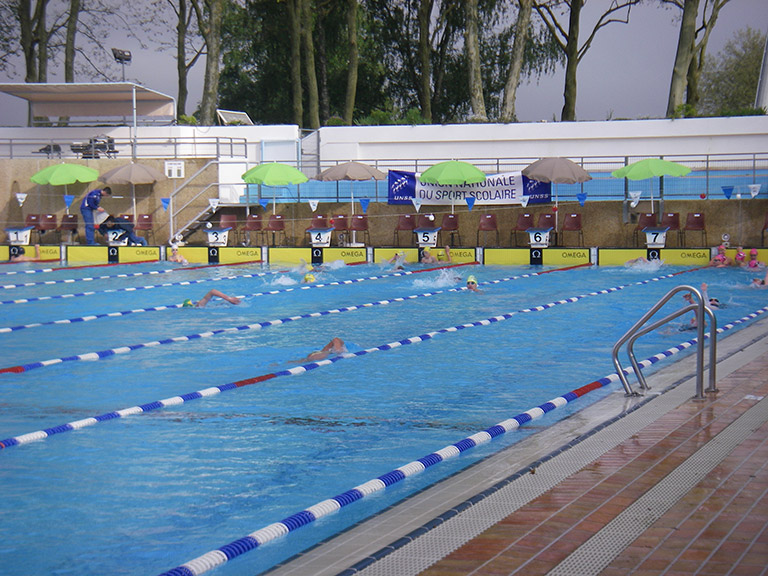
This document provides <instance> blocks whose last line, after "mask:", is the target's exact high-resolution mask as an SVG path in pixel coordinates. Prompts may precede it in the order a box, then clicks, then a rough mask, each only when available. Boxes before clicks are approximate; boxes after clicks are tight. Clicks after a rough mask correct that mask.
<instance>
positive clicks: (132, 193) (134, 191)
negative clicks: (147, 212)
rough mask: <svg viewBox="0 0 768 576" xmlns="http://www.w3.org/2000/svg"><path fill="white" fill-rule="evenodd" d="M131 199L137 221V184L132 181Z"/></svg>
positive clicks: (134, 218) (134, 219)
mask: <svg viewBox="0 0 768 576" xmlns="http://www.w3.org/2000/svg"><path fill="white" fill-rule="evenodd" d="M131 200H132V201H133V221H134V222H137V221H138V220H137V219H136V185H135V184H134V183H133V182H131Z"/></svg>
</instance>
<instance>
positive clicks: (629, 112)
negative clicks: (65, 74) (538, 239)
mask: <svg viewBox="0 0 768 576" xmlns="http://www.w3.org/2000/svg"><path fill="white" fill-rule="evenodd" d="M702 4H703V2H702ZM608 5H610V0H588V1H587V3H586V7H585V9H584V12H583V15H582V21H581V22H582V23H581V30H582V38H585V37H587V35H588V34H589V32H590V31H591V29H592V27H593V25H594V23H595V22H596V20H597V17H598V15H599V13H600V12H601V11H602V10H603V9H604V8H605V7H606V6H608ZM679 14H680V11H679V10H676V9H675V10H671V9H664V8H660V7H657V6H655V5H653V3H652V2H648V5H641V6H636V7H635V8H634V9H633V10H632V13H631V19H630V24H629V25H625V24H611V25H609V26H607V27H604V28H603V29H602V30H600V32H598V34H597V36H596V38H595V41H594V42H593V44H592V47H591V48H590V49H589V51H588V52H587V54H586V56H585V57H584V58H583V60H582V62H581V64H580V65H579V71H578V97H577V101H576V117H577V119H578V120H607V119H609V118H613V119H619V118H662V117H664V113H665V111H666V106H667V96H668V94H669V82H670V79H671V76H672V65H673V63H674V57H675V50H676V48H677V38H678V34H679V25H680V21H679ZM747 26H749V27H751V28H753V29H755V30H758V31H759V32H761V33H766V32H768V0H731V2H730V3H729V4H728V5H726V6H725V8H723V10H722V11H721V13H720V17H719V19H718V21H717V24H716V26H715V28H714V30H713V32H712V35H711V37H710V41H709V46H708V53H709V54H710V55H715V54H716V53H717V52H719V51H720V50H722V48H723V46H724V45H725V44H726V42H728V41H729V40H730V39H731V38H733V37H734V35H735V33H736V32H737V31H739V30H743V29H745V28H746V27H747ZM115 33H116V35H119V34H120V33H119V31H116V32H115ZM120 36H122V35H120ZM582 41H583V40H582ZM115 47H117V48H123V49H128V50H131V52H132V53H133V62H132V63H131V64H130V65H129V66H128V67H126V80H129V81H135V82H138V83H140V84H143V85H144V86H146V87H148V88H151V89H153V90H156V91H159V92H163V93H165V94H169V95H171V96H174V97H175V96H176V67H175V62H174V59H173V52H172V51H170V50H169V51H167V52H165V53H156V52H153V51H149V50H142V49H141V48H140V47H139V46H138V45H134V44H133V43H132V42H131V41H124V40H123V41H116V42H115ZM203 67H204V65H203V63H202V62H199V63H198V64H197V65H196V67H195V69H193V72H192V75H191V76H190V84H189V88H190V95H189V100H188V110H187V113H188V114H189V113H191V112H192V111H193V110H194V108H195V107H196V105H197V104H198V103H199V100H200V95H201V93H202V76H203ZM116 70H117V72H116V73H115V77H114V80H120V79H121V75H120V72H119V68H117V69H116ZM18 73H19V74H22V73H23V72H22V70H18ZM563 77H564V72H563V70H562V69H559V70H558V71H557V72H556V73H555V74H554V75H552V76H547V77H543V78H542V79H541V80H540V81H539V82H538V83H537V82H535V81H533V82H532V83H525V82H524V83H523V84H522V85H521V86H520V88H519V90H518V98H517V115H518V118H519V119H520V120H521V121H523V122H531V121H540V120H547V121H553V120H557V119H559V118H560V112H561V110H562V106H563ZM22 80H23V78H22V77H8V76H4V75H3V74H0V81H2V82H21V81H22ZM50 80H51V81H52V82H56V81H61V79H59V78H55V77H54V78H51V79H50ZM25 124H26V103H25V101H23V100H20V99H18V98H14V97H10V96H6V95H2V94H0V125H2V126H23V125H25Z"/></svg>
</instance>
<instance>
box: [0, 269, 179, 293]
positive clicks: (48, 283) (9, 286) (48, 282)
mask: <svg viewBox="0 0 768 576" xmlns="http://www.w3.org/2000/svg"><path fill="white" fill-rule="evenodd" d="M175 270H176V269H175V268H169V269H166V270H149V271H146V272H131V273H130V274H129V273H123V274H106V275H104V276H86V277H84V278H60V279H58V280H40V281H39V282H23V283H21V284H0V290H10V289H12V288H29V287H30V286H52V285H53V284H74V283H75V282H93V281H95V280H109V279H111V278H136V277H137V276H159V275H161V274H170V273H171V272H174V271H175Z"/></svg>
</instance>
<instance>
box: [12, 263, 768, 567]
mask: <svg viewBox="0 0 768 576" xmlns="http://www.w3.org/2000/svg"><path fill="white" fill-rule="evenodd" d="M26 266H27V267H31V265H26ZM161 269H164V266H163V265H161V264H155V265H137V266H126V267H120V268H116V269H109V268H108V269H101V270H99V271H98V274H99V275H102V274H104V275H109V274H116V273H118V272H120V271H130V272H138V271H147V272H148V271H151V270H161ZM3 271H7V269H4V270H3ZM262 271H264V272H269V274H267V275H265V276H262V277H254V274H256V273H258V272H262ZM542 271H544V270H543V269H541V268H535V267H533V268H529V267H520V268H502V267H485V268H481V267H460V268H455V269H453V270H451V271H447V272H446V271H444V272H437V271H434V272H426V273H419V274H413V275H406V276H391V275H390V273H389V272H388V271H385V270H383V269H382V268H380V267H379V266H375V265H368V266H354V267H331V268H330V269H329V270H326V271H324V272H321V273H320V274H317V275H316V276H317V277H318V281H319V282H321V283H329V282H335V281H343V280H352V279H361V278H371V279H367V280H365V281H362V282H354V283H350V284H341V285H329V286H324V287H313V288H307V287H302V285H300V284H299V283H298V279H299V278H300V277H301V274H300V273H299V272H296V271H294V272H289V273H280V270H279V269H277V268H274V269H272V270H268V269H264V270H262V269H261V268H256V267H243V268H238V267H221V268H208V269H201V270H181V271H178V272H174V273H172V274H164V275H146V276H137V277H132V278H107V279H102V280H94V281H89V282H76V283H60V284H50V285H36V286H27V287H23V288H7V289H3V290H1V291H0V301H3V302H7V301H9V300H13V299H20V298H28V299H32V298H41V297H47V296H56V295H62V294H78V293H82V292H85V291H94V292H96V293H95V294H93V295H88V296H74V297H68V298H54V299H51V300H37V301H32V302H29V303H24V304H2V305H0V318H2V321H0V324H2V326H0V329H1V328H4V327H11V326H20V325H28V324H31V323H35V322H50V321H54V320H64V319H73V318H81V317H83V316H86V315H96V314H103V313H113V312H119V311H128V310H136V309H145V308H147V307H156V306H162V305H173V304H178V303H180V302H181V301H183V300H184V299H186V298H192V299H197V298H199V297H200V296H202V295H203V294H204V293H205V292H206V291H207V290H208V289H210V288H218V289H220V290H222V291H224V292H226V293H229V294H241V295H245V294H255V293H263V292H265V291H275V292H276V293H273V294H264V295H260V296H251V297H248V298H246V301H245V302H244V303H243V304H242V305H240V306H231V305H229V304H226V303H224V302H221V301H214V302H212V303H211V304H210V305H209V306H208V307H207V308H205V309H178V308H173V309H168V310H162V311H155V312H136V313H133V314H128V315H122V316H117V317H112V318H105V319H98V320H93V321H88V322H82V321H78V322H75V323H70V324H55V325H44V326H41V327H30V328H24V329H20V330H14V331H11V332H6V331H2V330H0V344H1V345H2V350H3V354H2V358H3V361H2V365H1V366H0V368H6V367H10V366H18V365H24V364H31V363H35V362H39V361H44V360H49V359H57V358H61V357H68V356H72V355H78V354H86V353H91V352H98V351H102V350H108V349H112V348H117V347H123V346H131V345H136V344H142V343H148V342H151V341H154V340H162V339H166V338H173V337H178V336H184V335H192V334H200V333H204V332H206V331H209V330H215V329H218V328H230V327H236V326H241V327H242V326H246V325H250V326H253V325H254V324H255V323H257V322H264V321H269V320H275V319H279V318H288V317H292V316H301V315H307V314H311V313H316V312H322V311H327V310H335V309H339V308H343V307H357V306H361V305H363V304H367V303H372V302H391V303H387V304H383V303H382V304H380V305H376V306H364V307H362V308H360V309H356V310H353V311H348V312H337V313H330V314H325V315H321V316H319V317H311V318H300V319H296V320H295V321H290V322H285V323H283V324H282V325H277V326H269V327H264V328H261V329H255V328H252V329H249V330H239V331H237V332H230V333H226V334H222V335H217V336H212V337H205V338H194V339H192V340H189V341H184V342H178V343H172V344H167V345H157V346H152V347H148V348H142V349H138V350H135V351H133V352H130V353H126V354H118V355H113V356H110V357H107V358H104V359H101V360H91V361H69V362H64V363H58V364H54V365H51V366H46V367H41V368H36V369H32V370H29V371H28V372H25V373H21V374H0V440H1V439H4V438H12V437H17V436H20V435H23V434H26V433H30V432H34V431H37V430H42V429H45V428H49V427H53V426H57V425H60V424H65V423H67V422H72V421H76V420H80V419H83V418H88V417H93V416H97V415H101V414H105V413H109V412H112V411H115V410H121V409H124V408H129V407H132V406H135V405H139V404H145V403H148V402H153V401H156V400H162V399H166V398H169V397H173V396H177V395H181V394H187V393H191V392H195V391H198V390H202V389H205V388H209V387H212V386H221V385H224V384H227V383H231V382H237V381H241V380H244V379H248V378H253V377H255V376H259V375H263V374H269V373H273V372H278V371H282V370H285V369H286V368H291V367H295V366H297V364H291V363H290V362H291V361H293V360H298V359H301V358H302V357H304V356H306V355H307V354H308V353H310V352H311V351H313V350H316V349H318V348H320V347H322V346H323V345H324V344H325V343H326V342H327V341H328V340H329V339H330V338H331V337H333V336H340V337H342V338H343V339H344V340H345V341H347V343H348V346H349V349H350V351H351V352H359V351H362V350H365V349H369V348H375V347H379V346H382V345H384V344H388V343H392V342H396V341H401V340H403V339H405V338H410V337H416V336H419V335H423V334H425V333H428V332H431V331H435V330H440V329H443V328H448V327H452V326H458V325H462V324H465V323H470V322H475V321H478V320H484V319H487V318H491V317H495V316H498V315H501V314H505V313H511V312H516V311H519V310H524V309H529V308H532V307H536V306H540V305H543V304H547V303H550V302H554V301H557V300H561V299H566V298H571V297H577V296H581V295H586V294H589V293H590V292H594V291H598V290H604V289H610V288H614V287H618V286H624V288H623V289H621V290H617V291H613V292H610V293H607V294H600V295H591V296H588V297H584V298H580V299H578V300H577V301H575V302H569V303H564V304H562V305H557V306H554V307H551V308H547V309H544V310H540V311H531V312H520V313H518V314H515V315H513V316H512V317H511V318H509V319H507V320H504V321H499V322H492V323H490V324H489V325H485V326H476V327H472V328H467V329H463V330H456V331H452V332H449V333H440V334H437V335H435V336H434V338H431V339H427V340H425V341H423V342H417V343H414V344H411V345H405V346H401V347H396V348H394V349H391V350H382V351H376V352H373V353H370V354H365V355H360V356H357V357H353V358H348V359H344V360H341V361H338V362H335V363H333V364H331V365H327V366H321V367H319V368H317V369H314V370H310V371H308V372H306V373H304V374H301V375H297V376H282V377H279V378H273V379H270V380H266V381H264V382H260V383H257V384H254V385H250V386H245V387H242V388H238V389H235V390H232V391H228V392H223V393H221V394H217V395H215V396H211V397H207V398H203V399H198V400H193V401H190V402H187V403H184V404H181V405H179V406H174V407H168V408H163V409H158V410H154V411H152V412H148V413H145V414H137V415H132V416H127V417H125V418H118V419H113V420H109V421H107V422H103V423H99V424H96V425H93V426H90V427H86V428H83V429H81V430H77V431H72V432H66V433H62V434H58V435H54V436H52V437H50V438H48V439H45V440H41V441H36V442H31V443H27V444H24V445H18V446H10V447H8V448H6V449H4V450H0V494H2V498H0V517H2V518H3V522H2V523H0V566H2V570H0V571H2V572H4V573H8V574H78V575H83V574H86V575H87V574H94V575H95V574H131V575H138V574H142V575H144V574H158V573H161V572H163V571H166V570H169V569H171V568H174V567H175V566H178V565H180V564H182V563H184V562H186V561H189V560H192V559H194V558H196V557H198V556H200V555H202V554H205V553H206V552H208V551H210V550H213V549H216V548H219V547H221V546H223V545H225V544H227V543H229V542H231V541H233V540H236V539H238V538H241V537H243V536H245V535H247V534H249V533H251V532H254V531H256V530H258V529H261V528H263V527H265V526H267V525H269V524H272V523H274V522H278V521H280V520H282V519H283V518H285V517H287V516H290V515H292V514H294V513H296V512H299V511H301V510H303V509H305V508H307V507H309V506H312V505H314V504H316V503H318V502H320V501H322V500H325V499H327V498H330V497H333V496H335V495H337V494H340V493H342V492H344V491H346V490H349V489H351V488H353V487H355V486H358V485H360V484H362V483H364V482H367V481H368V480H371V479H373V478H376V477H378V476H380V475H382V474H384V473H386V472H389V471H391V470H393V469H395V468H397V467H399V466H402V465H404V464H406V463H408V462H411V461H413V460H416V459H418V458H421V457H423V456H426V455H427V454H430V453H431V452H434V451H436V450H439V449H441V448H443V447H445V446H447V445H449V444H452V443H455V442H457V441H459V440H461V439H463V438H465V437H467V436H469V435H471V434H474V433H475V432H478V431H481V430H484V429H486V428H488V427H490V426H493V425H494V424H497V423H499V422H501V421H503V420H506V419H508V418H510V417H512V416H514V415H517V414H520V413H521V412H524V411H526V410H529V409H530V408H532V407H535V406H537V405H539V404H542V403H544V402H546V401H548V400H550V399H552V398H555V397H557V396H560V395H562V394H565V393H566V392H569V391H571V390H573V389H576V388H579V387H581V386H584V385H586V384H589V383H590V382H592V381H594V380H596V379H598V378H601V377H603V376H606V375H608V374H611V373H612V372H613V368H612V363H611V354H610V353H611V348H612V346H613V343H614V342H615V341H616V340H617V339H618V338H619V337H620V336H621V335H622V334H624V332H625V331H626V330H627V329H628V328H629V327H630V326H631V325H632V324H633V323H634V322H635V321H636V320H637V319H638V318H639V317H640V316H641V315H642V314H643V313H644V312H645V311H646V310H647V309H648V308H649V307H650V306H651V305H652V304H654V303H655V302H656V301H657V300H658V299H659V298H660V297H661V296H662V295H664V294H665V293H666V292H667V291H668V290H670V289H671V288H673V287H675V286H677V285H680V284H691V285H693V286H697V287H698V286H699V285H700V284H701V282H702V281H706V282H708V283H709V285H710V295H711V296H716V297H718V298H719V299H720V300H721V301H722V302H725V303H726V304H727V307H726V308H723V309H721V310H719V311H718V312H717V317H718V321H719V323H720V325H721V326H722V325H724V324H726V323H728V322H730V321H733V320H736V319H739V318H742V317H744V316H745V315H747V314H749V313H751V312H754V311H756V310H759V309H761V308H762V307H763V306H765V304H766V299H767V298H766V296H768V291H767V290H754V289H750V288H747V286H746V284H747V283H748V281H749V278H750V275H749V273H748V272H746V271H742V270H697V271H693V272H686V273H683V274H680V275H678V276H675V277H673V278H669V277H667V275H669V274H671V273H674V272H682V271H684V269H682V268H668V267H664V268H662V269H661V270H659V271H650V270H648V271H643V270H627V269H624V268H585V269H577V270H569V271H559V272H554V273H549V274H542V275H535V273H540V272H542ZM470 273H472V274H475V275H476V276H477V277H478V280H479V281H480V282H481V283H483V282H487V281H492V280H497V279H505V281H503V282H499V283H495V284H490V285H482V286H481V288H482V289H483V290H484V293H483V294H471V293H467V292H466V291H451V289H453V288H461V286H463V281H462V280H463V278H466V275H468V274H470ZM94 275H95V272H94V270H88V269H86V270H72V271H61V272H52V273H49V274H37V275H24V277H23V278H20V277H19V276H20V275H16V276H7V275H5V276H0V284H3V285H9V284H14V283H26V282H37V281H42V280H54V279H64V278H75V277H81V278H82V277H86V276H94ZM242 275H249V276H251V277H248V278H244V277H242ZM523 275H528V277H521V276H523ZM231 276H236V278H229V277H231ZM456 276H460V277H461V280H457V278H456ZM215 278H226V279H221V280H214V279H215ZM651 278H659V279H658V280H655V281H651V282H645V281H646V280H648V279H651ZM198 280H205V281H204V282H198V283H195V284H191V285H190V284H180V283H181V282H187V281H198ZM162 283H169V284H171V285H169V286H164V287H160V286H158V287H156V288H152V289H141V290H136V291H124V290H122V289H123V288H126V287H141V286H147V285H158V284H162ZM425 293H431V294H432V295H431V296H429V297H419V298H408V299H406V300H405V301H392V300H393V299H396V298H402V297H408V296H412V295H419V294H425ZM681 304H682V299H681V298H679V297H676V299H675V301H674V305H672V304H670V305H669V310H670V311H671V310H673V309H674V308H675V307H676V306H679V305H681ZM694 336H695V334H694V333H691V332H678V331H677V330H675V329H666V330H661V331H657V332H656V333H653V334H650V335H648V336H647V337H646V338H644V339H642V340H641V341H640V342H639V343H638V346H637V347H636V350H637V356H638V358H641V359H642V358H645V357H647V356H650V355H652V354H655V353H658V352H660V351H662V350H666V349H668V348H670V347H672V346H674V345H676V344H678V343H680V342H683V341H685V340H688V339H689V338H692V337H694ZM670 361H672V360H669V361H667V362H670ZM649 370H652V369H649ZM692 392H693V391H692ZM621 393H623V391H622V390H621V388H620V386H618V385H611V386H608V387H605V388H603V389H601V390H599V391H596V392H592V393H590V394H588V395H587V396H585V397H583V398H581V399H579V400H578V401H576V402H573V403H570V404H568V405H567V406H565V407H562V408H559V409H557V410H555V411H553V412H550V413H547V414H546V415H545V416H544V417H543V418H541V419H539V420H535V421H533V422H531V423H529V424H527V425H525V426H523V427H521V428H520V429H519V430H517V431H515V432H511V433H508V434H505V435H503V436H501V437H498V438H496V439H494V441H492V442H490V443H489V444H485V445H482V446H478V447H476V448H474V449H472V450H469V451H467V452H464V453H463V454H462V455H461V456H459V457H456V458H453V459H451V460H447V461H445V462H442V463H441V464H439V465H436V466H433V467H431V468H429V469H428V470H426V471H424V472H423V473H421V474H418V475H415V476H412V477H409V478H408V479H406V480H405V481H402V482H399V483H398V484H395V485H394V486H392V487H390V488H388V489H387V490H384V491H381V492H378V493H376V494H373V495H371V496H369V497H368V498H365V499H363V500H360V501H358V502H355V503H354V504H351V505H349V506H347V507H345V508H343V509H342V510H340V511H339V512H337V513H335V514H332V515H330V516H327V517H324V518H322V519H320V520H318V521H316V522H314V523H312V524H310V525H308V526H305V527H303V528H301V529H299V530H297V531H296V532H294V533H291V534H289V535H288V536H286V537H283V538H280V539H278V540H276V541H274V542H270V543H269V544H267V545H265V546H263V547H260V548H258V549H256V550H254V551H252V552H249V553H247V554H244V555H242V556H240V557H238V558H235V559H233V560H232V561H230V562H228V563H226V564H224V565H223V566H221V567H220V568H217V569H216V570H214V571H212V572H211V573H213V574H222V575H241V574H242V575H245V574H248V575H253V574H258V573H260V572H263V571H265V570H267V569H269V568H270V567H272V566H274V564H276V563H278V562H281V561H283V560H285V559H287V558H289V557H290V556H292V555H293V554H296V553H298V552H299V551H301V550H302V549H306V548H307V547H309V546H312V545H314V544H316V543H318V542H320V541H322V540H324V539H326V538H328V537H330V536H332V535H333V534H335V533H338V532H339V531H341V530H344V529H345V528H347V527H349V526H350V525H352V524H354V523H356V522H358V521H360V520H362V519H364V518H365V517H367V516H369V515H371V514H374V513H376V512H377V511H380V510H381V509H383V508H385V507H387V506H390V505H392V504H394V503H396V502H397V501H398V500H401V499H402V498H404V497H407V496H408V495H409V494H412V493H414V492H415V491H418V490H420V489H422V488H424V487H426V486H428V485H430V484H433V483H435V482H437V481H439V480H440V479H442V478H445V477H446V476H448V475H450V474H453V473H455V472H456V471H458V470H460V469H462V468H464V467H466V466H469V465H471V464H472V463H473V462H477V461H478V460H479V459H481V458H484V457H485V456H487V455H489V454H491V453H492V452H495V451H498V450H500V449H503V448H505V447H508V446H511V445H513V444H514V443H516V442H517V441H519V440H520V439H521V438H523V437H525V436H526V435H528V434H532V433H535V432H536V430H537V429H540V428H541V427H546V426H549V425H551V424H552V423H553V422H555V421H556V420H557V419H560V418H564V417H567V416H568V415H569V414H570V413H572V412H573V411H574V410H579V409H581V408H583V407H584V406H585V405H587V404H588V403H591V402H594V401H597V400H599V399H600V398H601V397H604V396H605V395H606V394H621Z"/></svg>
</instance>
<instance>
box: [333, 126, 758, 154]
mask: <svg viewBox="0 0 768 576" xmlns="http://www.w3.org/2000/svg"><path fill="white" fill-rule="evenodd" d="M753 152H755V153H766V152H768V116H750V117H740V118H685V119H679V120H624V121H611V122H557V123H545V122H542V123H527V124H464V125H445V126H437V125H431V126H359V127H335V126H334V127H327V128H321V129H320V157H321V158H322V160H323V162H331V161H346V160H355V159H360V160H378V161H382V162H385V163H386V162H393V161H399V160H423V161H427V162H425V165H427V164H432V163H434V161H439V160H446V159H452V158H456V159H467V160H471V159H478V160H480V159H495V158H530V159H532V160H535V159H538V158H542V157H546V156H566V157H569V158H574V159H576V158H583V157H607V158H615V157H623V156H659V155H663V156H686V155H703V154H732V153H733V154H743V153H753ZM430 161H431V162H430Z"/></svg>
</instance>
